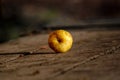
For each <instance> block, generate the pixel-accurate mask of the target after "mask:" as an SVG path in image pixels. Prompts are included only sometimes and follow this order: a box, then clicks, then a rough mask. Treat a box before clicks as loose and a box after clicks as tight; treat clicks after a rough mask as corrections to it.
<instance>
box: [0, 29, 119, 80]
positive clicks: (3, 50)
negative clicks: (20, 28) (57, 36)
mask: <svg viewBox="0 0 120 80" xmlns="http://www.w3.org/2000/svg"><path fill="white" fill-rule="evenodd" d="M69 31H70V32H71V34H72V35H73V38H74V43H73V47H72V49H71V50H70V51H68V52H67V53H63V54H57V53H55V52H54V51H52V50H51V49H50V48H49V47H48V43H47V39H48V34H47V33H46V34H38V35H31V36H26V37H22V38H19V39H16V40H12V41H9V42H7V43H4V44H0V80H120V31H119V30H111V31H109V30H99V31H98V30H84V31H81V30H69Z"/></svg>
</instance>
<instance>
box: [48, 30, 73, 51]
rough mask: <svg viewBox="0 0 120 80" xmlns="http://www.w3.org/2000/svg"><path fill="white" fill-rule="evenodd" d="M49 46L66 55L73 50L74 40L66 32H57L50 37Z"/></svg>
mask: <svg viewBox="0 0 120 80" xmlns="http://www.w3.org/2000/svg"><path fill="white" fill-rule="evenodd" d="M48 44H49V47H50V48H51V49H53V50H54V51H55V52H56V53H64V52H67V51H68V50H70V49H71V47H72V44H73V38H72V35H71V34H70V33H69V32H68V31H66V30H55V31H53V32H52V33H51V34H50V35H49V38H48Z"/></svg>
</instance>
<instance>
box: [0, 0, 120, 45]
mask: <svg viewBox="0 0 120 80" xmlns="http://www.w3.org/2000/svg"><path fill="white" fill-rule="evenodd" d="M0 11H1V13H0V19H1V20H0V21H1V22H0V43H2V42H5V41H8V40H11V39H16V38H18V37H20V36H25V35H29V34H36V33H44V32H45V31H49V30H50V29H51V28H56V27H59V28H62V27H64V26H65V27H66V26H68V27H67V28H70V27H72V28H74V27H78V28H80V27H81V26H82V27H86V26H87V27H92V26H90V25H101V24H102V25H103V24H104V25H105V24H109V25H111V24H117V25H118V24H119V23H120V0H0ZM83 25H84V26H83ZM69 26H70V27H69ZM114 27H115V26H114ZM117 27H119V26H117Z"/></svg>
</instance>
